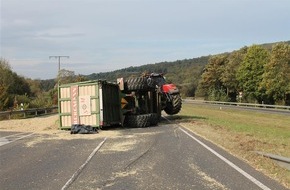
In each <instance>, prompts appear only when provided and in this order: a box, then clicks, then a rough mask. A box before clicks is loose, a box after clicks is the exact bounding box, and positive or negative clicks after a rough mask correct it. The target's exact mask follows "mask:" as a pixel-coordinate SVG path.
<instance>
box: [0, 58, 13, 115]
mask: <svg viewBox="0 0 290 190" xmlns="http://www.w3.org/2000/svg"><path fill="white" fill-rule="evenodd" d="M11 73H12V72H11V67H10V65H9V63H8V61H6V60H5V59H4V58H0V110H4V109H6V108H7V106H8V103H9V93H8V89H9V87H10V85H11Z"/></svg>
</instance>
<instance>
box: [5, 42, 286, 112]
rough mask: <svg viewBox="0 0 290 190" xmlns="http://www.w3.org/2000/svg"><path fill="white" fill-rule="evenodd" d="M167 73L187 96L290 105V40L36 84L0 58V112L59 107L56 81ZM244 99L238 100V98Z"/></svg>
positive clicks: (61, 74)
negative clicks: (21, 106)
mask: <svg viewBox="0 0 290 190" xmlns="http://www.w3.org/2000/svg"><path fill="white" fill-rule="evenodd" d="M145 72H146V73H152V72H155V73H163V74H164V75H165V77H166V79H167V81H168V82H172V83H174V84H176V85H177V86H178V87H179V88H180V91H181V94H182V96H183V97H202V98H205V99H207V100H215V101H233V102H236V101H242V102H251V103H265V104H266V103H267V104H279V105H290V41H287V42H280V43H271V44H263V45H252V46H249V47H243V48H241V49H239V50H236V51H233V52H227V53H223V54H218V55H208V56H202V57H199V58H193V59H184V60H177V61H173V62H161V63H155V64H147V65H143V66H140V67H128V68H124V69H120V70H116V71H112V72H106V73H93V74H91V75H87V76H84V75H75V73H74V71H69V70H65V69H62V70H61V71H60V72H59V75H58V77H57V78H56V79H51V80H32V79H29V78H25V77H22V76H19V75H17V73H15V72H13V70H12V69H11V66H10V64H9V61H8V60H6V59H5V58H0V111H2V110H7V109H16V110H17V109H20V107H19V105H20V103H22V104H23V105H24V108H38V107H50V106H52V105H57V83H58V82H59V81H60V84H64V83H71V82H80V81H86V80H99V79H103V80H107V81H111V82H116V79H117V78H120V77H124V78H127V77H132V76H140V75H141V74H142V73H145ZM240 93H241V94H242V98H239V96H238V95H239V94H240Z"/></svg>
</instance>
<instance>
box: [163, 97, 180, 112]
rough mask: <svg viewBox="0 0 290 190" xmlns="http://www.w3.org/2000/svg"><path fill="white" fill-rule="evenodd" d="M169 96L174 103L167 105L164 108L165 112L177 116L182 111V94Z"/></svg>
mask: <svg viewBox="0 0 290 190" xmlns="http://www.w3.org/2000/svg"><path fill="white" fill-rule="evenodd" d="M169 96H171V99H172V101H171V102H167V103H166V107H165V108H164V111H165V112H166V113H167V114H168V115H174V114H177V113H178V112H179V111H180V110H181V105H182V100H181V97H180V94H172V95H169Z"/></svg>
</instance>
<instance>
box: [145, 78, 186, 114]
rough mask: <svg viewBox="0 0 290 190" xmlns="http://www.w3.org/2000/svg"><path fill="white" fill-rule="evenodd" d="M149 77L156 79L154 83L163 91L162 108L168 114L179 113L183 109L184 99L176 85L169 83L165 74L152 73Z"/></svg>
mask: <svg viewBox="0 0 290 190" xmlns="http://www.w3.org/2000/svg"><path fill="white" fill-rule="evenodd" d="M148 77H149V79H151V80H153V81H154V82H153V83H154V84H155V85H156V86H157V87H158V88H159V89H160V92H161V93H162V96H161V102H162V109H163V110H164V111H165V112H166V113H167V114H168V115H174V114H177V113H178V112H179V111H180V110H181V105H182V99H181V96H180V93H179V90H178V88H177V87H176V85H174V84H168V83H167V82H166V80H165V78H164V76H163V74H158V73H152V74H150V75H149V76H148Z"/></svg>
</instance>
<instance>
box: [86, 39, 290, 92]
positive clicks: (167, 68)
mask: <svg viewBox="0 0 290 190" xmlns="http://www.w3.org/2000/svg"><path fill="white" fill-rule="evenodd" d="M278 43H280V42H275V43H265V44H262V45H260V46H261V47H263V48H265V49H267V50H269V51H270V50H271V48H272V46H273V45H275V44H278ZM284 43H286V44H289V45H290V41H286V42H284ZM243 48H244V49H245V48H247V47H243ZM243 48H241V49H243ZM236 51H238V50H236ZM236 51H233V52H236ZM233 52H225V53H222V54H219V55H230V54H232V53H233ZM213 56H217V55H208V56H202V57H198V58H192V59H184V60H177V61H173V62H160V63H155V64H147V65H143V66H139V67H128V68H124V69H120V70H116V71H112V72H104V73H93V74H91V75H87V76H85V77H86V78H87V79H89V80H96V79H105V80H108V81H116V79H117V78H120V77H130V76H139V75H140V74H141V73H143V72H148V73H152V72H156V73H163V74H164V75H165V77H166V79H167V80H168V81H169V82H173V83H175V84H176V85H177V86H178V87H179V88H180V89H181V92H182V94H183V96H194V95H195V91H196V89H197V87H198V82H199V80H200V79H201V75H202V73H203V70H204V68H205V66H206V65H207V64H208V61H209V59H210V57H213Z"/></svg>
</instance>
